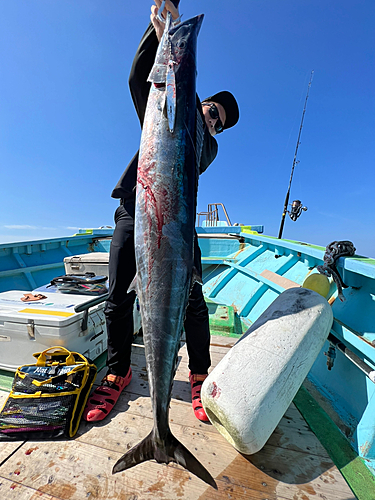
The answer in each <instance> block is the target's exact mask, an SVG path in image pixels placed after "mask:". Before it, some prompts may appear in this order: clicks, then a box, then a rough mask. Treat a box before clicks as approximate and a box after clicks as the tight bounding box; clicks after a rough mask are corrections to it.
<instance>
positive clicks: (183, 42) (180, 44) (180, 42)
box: [177, 40, 186, 49]
mask: <svg viewBox="0 0 375 500" xmlns="http://www.w3.org/2000/svg"><path fill="white" fill-rule="evenodd" d="M185 45H186V42H185V40H179V42H178V44H177V47H179V48H180V49H183V48H184V47H185Z"/></svg>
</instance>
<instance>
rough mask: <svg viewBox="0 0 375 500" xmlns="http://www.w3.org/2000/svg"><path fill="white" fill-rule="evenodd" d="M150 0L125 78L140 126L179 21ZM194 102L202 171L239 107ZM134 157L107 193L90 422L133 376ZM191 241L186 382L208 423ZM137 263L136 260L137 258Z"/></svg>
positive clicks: (204, 325) (170, 8)
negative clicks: (111, 219)
mask: <svg viewBox="0 0 375 500" xmlns="http://www.w3.org/2000/svg"><path fill="white" fill-rule="evenodd" d="M154 1H155V4H156V5H153V6H152V7H151V16H150V19H151V23H150V25H149V26H148V28H147V30H146V32H145V34H144V35H143V37H142V40H141V42H140V45H139V47H138V50H137V52H136V55H135V58H134V61H133V65H132V69H131V72H130V77H129V86H130V92H131V95H132V99H133V102H134V106H135V109H136V112H137V115H138V117H139V120H140V124H141V127H142V128H143V125H144V120H145V113H146V106H147V100H148V97H149V93H150V87H151V82H150V81H148V78H149V76H150V78H151V75H150V72H151V70H152V69H153V67H154V61H155V55H156V52H157V49H158V45H159V42H160V40H161V38H162V36H163V32H164V28H165V19H166V18H167V12H170V13H171V18H172V27H173V26H177V25H178V24H179V23H180V16H179V12H178V4H179V0H165V1H164V2H162V1H161V0H154ZM162 4H163V5H164V9H163V12H159V9H160V7H161V6H162ZM152 81H153V82H154V83H153V84H152V85H155V86H157V85H159V84H158V83H155V82H156V80H155V79H154V80H152ZM160 85H161V84H160ZM195 100H196V113H195V114H196V118H197V130H196V137H195V139H196V144H195V147H194V148H193V149H194V151H195V155H196V160H197V163H198V165H197V169H198V171H199V174H201V173H202V172H204V171H205V170H206V169H207V167H208V166H209V165H210V164H211V163H212V161H213V160H214V159H215V157H216V155H217V150H218V146H217V142H216V139H215V136H216V135H217V134H219V133H221V132H222V131H223V130H225V129H228V128H230V127H233V126H234V125H235V124H236V123H237V121H238V118H239V110H238V105H237V102H236V100H235V98H234V97H233V95H232V94H231V93H230V92H228V91H223V92H219V93H217V94H215V95H213V96H211V97H208V98H206V99H205V100H204V101H203V102H200V100H199V98H198V96H196V98H195ZM199 123H200V124H201V126H200V131H198V128H199ZM172 131H173V130H171V132H172ZM141 149H142V147H141ZM139 159H140V155H139V151H138V152H137V153H136V154H135V156H134V157H133V159H132V160H131V162H130V163H129V165H128V167H127V168H126V170H125V172H124V173H123V175H122V176H121V178H120V180H119V182H118V183H117V185H116V187H115V189H114V190H113V192H112V197H113V198H120V200H121V201H120V206H119V207H118V208H117V210H116V213H115V222H116V227H115V230H114V233H113V238H112V242H111V249H110V259H109V298H108V301H107V304H106V309H105V314H106V320H107V335H108V360H107V366H108V372H107V375H106V376H105V377H104V379H103V380H102V382H101V385H100V387H98V388H97V389H95V391H94V393H93V394H92V395H91V397H90V398H89V400H88V403H87V406H86V409H85V412H84V415H83V417H84V419H85V420H87V421H89V422H94V421H100V420H103V419H104V418H105V417H106V416H107V415H108V414H109V413H110V411H111V410H112V408H113V407H114V405H115V404H116V402H117V400H118V398H119V396H120V394H121V392H122V390H123V389H124V388H125V387H126V386H127V385H128V384H129V383H130V381H131V378H132V370H131V367H130V359H131V344H132V340H133V305H134V300H135V291H134V290H135V289H137V290H139V289H138V288H137V286H136V285H135V286H134V287H133V289H132V290H130V291H129V292H128V290H129V287H130V285H131V283H132V282H133V280H134V276H135V274H136V255H135V248H134V217H135V212H136V193H135V191H136V184H137V166H138V162H139ZM138 175H139V174H138ZM146 188H147V186H146V187H145V189H146ZM137 189H138V188H137ZM193 191H194V189H193ZM137 192H138V191H137ZM191 196H192V197H194V199H195V197H196V192H192V193H191ZM193 245H194V257H193V259H194V271H193V274H194V276H197V279H198V282H197V280H195V279H194V276H193V278H192V283H193V285H192V287H191V291H190V295H189V300H188V305H187V308H186V316H185V321H184V329H185V332H186V343H187V350H188V355H189V369H190V373H189V380H190V384H191V389H192V404H193V409H194V413H195V415H196V417H197V418H198V419H199V420H201V421H207V420H208V418H207V415H206V414H205V411H204V409H203V407H202V403H201V400H200V389H201V386H202V383H203V381H204V379H205V378H206V377H207V374H208V369H209V367H210V364H211V360H210V352H209V347H210V331H209V317H208V310H207V306H206V304H205V301H204V297H203V293H202V286H201V284H200V283H199V278H198V277H199V276H201V272H202V266H201V262H200V259H201V254H200V249H199V246H198V241H197V237H196V235H195V238H194V243H193ZM137 262H138V263H139V259H138V260H137ZM141 312H142V311H141ZM142 321H143V319H142Z"/></svg>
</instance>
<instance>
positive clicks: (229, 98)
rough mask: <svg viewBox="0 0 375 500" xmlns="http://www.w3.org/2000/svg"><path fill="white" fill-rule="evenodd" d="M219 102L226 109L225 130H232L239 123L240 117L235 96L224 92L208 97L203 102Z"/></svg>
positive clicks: (226, 91)
mask: <svg viewBox="0 0 375 500" xmlns="http://www.w3.org/2000/svg"><path fill="white" fill-rule="evenodd" d="M207 101H210V102H217V103H218V104H221V105H222V106H223V108H224V109H225V115H226V118H225V124H224V127H223V130H225V129H227V128H231V127H233V126H234V125H236V123H237V122H238V119H239V117H240V111H239V109H238V104H237V101H236V99H235V97H234V95H233V94H231V93H230V92H228V90H223V91H222V92H218V93H217V94H214V95H212V96H210V97H206V99H205V100H204V101H203V102H207Z"/></svg>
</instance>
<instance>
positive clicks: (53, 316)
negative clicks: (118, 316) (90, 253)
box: [0, 290, 107, 371]
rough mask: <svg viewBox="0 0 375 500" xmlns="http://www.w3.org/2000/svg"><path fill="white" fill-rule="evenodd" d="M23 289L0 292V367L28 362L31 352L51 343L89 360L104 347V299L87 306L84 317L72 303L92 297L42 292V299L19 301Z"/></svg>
mask: <svg viewBox="0 0 375 500" xmlns="http://www.w3.org/2000/svg"><path fill="white" fill-rule="evenodd" d="M25 293H30V292H25V291H20V290H11V291H8V292H2V293H0V369H3V370H9V371H14V370H15V369H16V368H17V367H18V366H20V365H23V364H27V363H32V362H33V359H34V358H33V353H34V352H38V351H43V350H44V349H46V348H47V347H52V346H55V345H59V346H64V347H66V348H67V349H69V350H71V351H78V352H80V353H81V354H83V355H84V356H87V357H89V358H91V359H92V360H94V359H95V358H97V357H98V356H99V355H100V354H102V352H104V351H105V350H106V349H107V333H106V326H105V317H104V305H105V303H104V302H103V303H101V304H98V305H96V306H93V307H91V308H90V309H89V311H88V316H87V318H86V321H84V320H85V312H80V313H76V312H75V311H74V307H75V306H77V305H79V304H83V303H85V302H87V301H88V300H92V298H93V297H90V296H87V295H71V294H62V293H48V292H43V294H44V295H46V296H47V298H46V299H43V300H40V301H37V302H22V301H21V297H23V295H24V294H25ZM32 293H37V292H32ZM85 327H86V328H85Z"/></svg>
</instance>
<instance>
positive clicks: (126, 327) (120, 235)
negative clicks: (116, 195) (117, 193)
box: [105, 201, 211, 377]
mask: <svg viewBox="0 0 375 500" xmlns="http://www.w3.org/2000/svg"><path fill="white" fill-rule="evenodd" d="M134 211H135V205H134V202H133V201H131V202H128V203H125V204H121V205H120V206H119V207H118V208H117V210H116V212H115V223H116V227H115V230H114V232H113V237H112V243H111V248H110V257H109V297H108V301H107V303H106V307H105V315H106V321H107V336H108V359H107V366H108V371H109V372H110V373H113V374H115V375H120V376H122V377H123V376H125V375H126V374H127V372H128V370H129V366H130V355H131V344H132V340H133V329H134V325H133V306H134V300H135V292H130V293H128V288H129V285H130V283H131V282H132V280H133V278H134V276H135V273H136V265H135V253H134ZM194 256H195V257H194V261H195V262H194V264H195V267H196V268H197V270H198V272H199V273H200V274H201V273H202V265H201V252H200V248H199V246H198V241H197V237H195V240H194ZM184 328H185V332H186V344H187V350H188V355H189V368H190V371H191V372H192V373H200V374H204V373H207V371H208V368H209V367H210V365H211V359H210V329H209V319H208V309H207V306H206V303H205V301H204V298H203V293H202V287H201V285H199V284H198V283H195V285H194V287H193V290H192V292H191V294H190V299H189V304H188V307H187V310H186V319H185V323H184Z"/></svg>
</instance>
